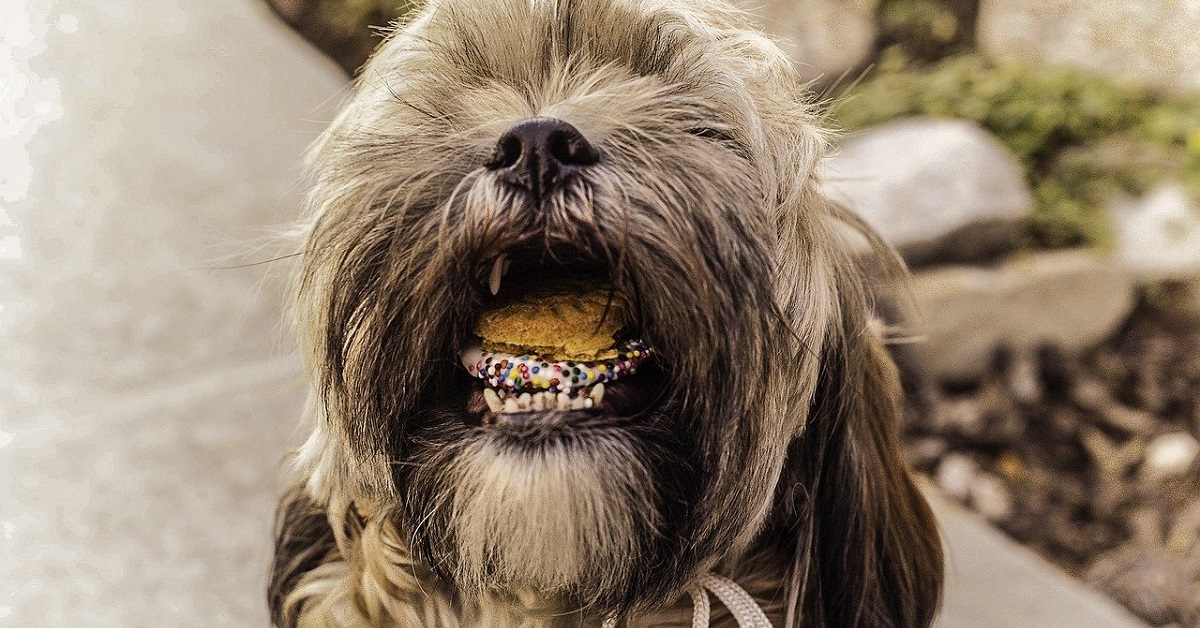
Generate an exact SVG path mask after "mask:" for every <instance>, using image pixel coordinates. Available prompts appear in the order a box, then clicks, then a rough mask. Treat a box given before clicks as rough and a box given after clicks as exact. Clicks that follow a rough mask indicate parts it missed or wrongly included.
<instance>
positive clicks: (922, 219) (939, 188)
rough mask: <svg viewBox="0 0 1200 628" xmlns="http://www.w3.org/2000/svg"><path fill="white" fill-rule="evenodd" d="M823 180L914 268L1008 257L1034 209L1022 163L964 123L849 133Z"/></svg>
mask: <svg viewBox="0 0 1200 628" xmlns="http://www.w3.org/2000/svg"><path fill="white" fill-rule="evenodd" d="M822 180H823V186H824V190H825V192H826V193H827V194H829V196H830V197H831V198H833V199H835V200H838V201H841V202H843V203H845V204H847V205H848V206H849V207H850V208H851V209H853V210H854V211H855V212H857V213H858V214H859V215H860V216H862V217H863V218H864V219H865V220H866V221H867V222H868V223H870V224H871V226H873V227H875V229H877V230H878V231H879V232H880V233H881V234H883V236H884V238H886V239H887V240H888V241H889V242H891V243H892V244H893V245H895V246H896V247H898V248H899V249H900V250H901V252H902V253H904V254H905V257H906V258H907V259H908V260H909V262H910V263H914V264H923V263H930V262H956V261H973V260H976V259H980V258H986V257H990V256H993V255H995V254H998V253H1003V252H1006V251H1007V250H1008V249H1009V248H1011V245H1012V242H1013V239H1014V237H1015V235H1016V233H1017V224H1018V223H1019V221H1021V219H1023V218H1025V217H1026V216H1027V215H1028V214H1029V213H1030V212H1031V211H1032V209H1033V196H1032V194H1031V193H1030V191H1029V186H1028V184H1027V183H1026V181H1025V177H1024V174H1023V172H1022V170H1021V166H1020V164H1019V163H1018V162H1017V160H1016V158H1015V157H1014V156H1013V155H1012V154H1011V153H1010V152H1009V151H1008V149H1007V148H1005V147H1004V146H1003V145H1002V144H1000V142H999V141H997V140H996V139H995V138H994V137H992V136H991V135H990V134H988V132H987V131H985V130H984V129H982V128H981V127H979V126H978V125H976V124H975V123H973V122H968V121H965V120H936V119H931V118H909V119H904V120H898V121H895V122H890V123H887V124H883V125H880V126H878V127H874V128H871V129H868V130H866V131H863V132H861V133H858V134H856V135H851V136H849V137H847V138H845V140H843V142H842V144H841V146H840V147H839V149H838V150H837V152H836V153H835V154H834V155H833V156H832V157H831V158H829V159H828V160H827V161H826V162H825V164H824V166H823V168H822Z"/></svg>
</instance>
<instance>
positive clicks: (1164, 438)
mask: <svg viewBox="0 0 1200 628" xmlns="http://www.w3.org/2000/svg"><path fill="white" fill-rule="evenodd" d="M1197 456H1200V442H1197V441H1196V439H1195V437H1193V436H1192V435H1191V434H1188V433H1186V432H1172V433H1169V434H1162V435H1159V436H1157V437H1155V438H1154V440H1152V441H1150V444H1148V445H1146V461H1145V463H1144V464H1143V466H1142V475H1143V477H1144V478H1145V479H1146V480H1147V481H1150V482H1155V481H1159V480H1163V479H1166V478H1170V477H1175V476H1178V475H1182V474H1183V473H1185V472H1186V471H1187V470H1188V469H1190V468H1191V467H1192V464H1193V463H1194V462H1196V457H1197Z"/></svg>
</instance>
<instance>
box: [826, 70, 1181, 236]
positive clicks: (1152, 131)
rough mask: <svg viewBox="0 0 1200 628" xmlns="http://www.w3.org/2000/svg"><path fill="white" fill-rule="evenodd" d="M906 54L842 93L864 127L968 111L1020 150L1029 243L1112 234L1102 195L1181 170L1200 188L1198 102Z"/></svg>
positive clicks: (850, 120)
mask: <svg viewBox="0 0 1200 628" xmlns="http://www.w3.org/2000/svg"><path fill="white" fill-rule="evenodd" d="M897 55H902V53H897V52H894V51H893V52H891V56H890V57H889V56H888V55H886V54H885V56H884V57H883V58H882V59H881V63H880V70H879V71H878V72H877V73H876V74H874V75H873V76H871V77H869V78H868V79H867V80H865V81H864V82H862V83H861V84H860V85H858V86H857V87H855V88H854V89H853V90H852V91H851V93H850V94H849V95H848V96H846V97H845V98H842V99H840V100H839V101H837V102H836V103H835V106H834V111H833V118H834V120H835V121H837V122H838V123H839V124H840V125H841V126H843V127H844V128H845V129H846V130H850V131H853V130H857V129H862V128H866V127H868V126H873V125H875V124H879V123H882V122H885V121H888V120H892V119H895V118H899V117H905V116H933V117H947V118H965V119H968V120H973V121H975V122H977V123H979V124H980V125H981V126H983V127H984V128H986V129H988V130H989V131H991V132H992V133H994V134H995V135H996V136H997V137H998V138H999V139H1000V141H1002V142H1003V143H1004V144H1005V145H1007V146H1008V147H1009V148H1010V149H1012V151H1013V152H1014V153H1015V154H1016V155H1017V157H1018V159H1020V161H1021V163H1022V165H1023V166H1024V168H1025V170H1026V174H1027V176H1028V178H1029V180H1030V183H1031V184H1032V186H1033V189H1034V196H1035V198H1036V199H1037V208H1036V210H1035V213H1034V215H1033V216H1032V218H1031V219H1030V221H1029V225H1028V226H1029V229H1028V233H1029V236H1030V239H1031V244H1033V245H1036V246H1044V247H1061V246H1074V245H1081V244H1092V245H1094V244H1101V245H1102V244H1105V243H1106V242H1107V241H1108V237H1109V235H1108V234H1109V228H1108V225H1107V219H1106V217H1105V216H1104V212H1103V211H1101V208H1102V206H1103V204H1104V203H1105V202H1106V201H1107V199H1109V198H1110V197H1111V196H1112V195H1113V194H1122V193H1123V194H1139V193H1141V192H1144V191H1145V190H1146V189H1147V188H1148V187H1149V186H1150V185H1152V184H1153V183H1155V182H1157V181H1160V180H1164V179H1178V180H1182V181H1184V182H1185V184H1188V185H1189V186H1190V187H1191V188H1192V189H1194V190H1196V191H1197V192H1200V100H1193V101H1183V100H1173V99H1169V98H1167V97H1165V96H1162V95H1161V94H1158V93H1156V92H1153V91H1151V90H1149V89H1147V88H1145V87H1142V86H1139V85H1136V84H1133V83H1125V82H1119V81H1113V80H1110V79H1105V78H1102V77H1098V76H1094V75H1091V74H1088V73H1085V72H1080V71H1075V70H1069V69H1064V68H1046V67H1029V66H1025V65H1019V64H1010V63H1004V64H994V63H991V62H988V61H987V60H985V59H983V58H982V57H980V56H978V55H961V56H956V57H950V58H947V59H945V60H943V61H940V62H938V63H936V64H934V65H931V66H927V67H916V66H914V65H913V64H912V63H909V62H908V60H907V59H906V58H904V57H903V56H897Z"/></svg>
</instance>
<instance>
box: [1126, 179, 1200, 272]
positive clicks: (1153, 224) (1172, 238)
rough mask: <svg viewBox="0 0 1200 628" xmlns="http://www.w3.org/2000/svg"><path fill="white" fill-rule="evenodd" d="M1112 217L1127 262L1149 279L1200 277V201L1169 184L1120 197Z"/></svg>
mask: <svg viewBox="0 0 1200 628" xmlns="http://www.w3.org/2000/svg"><path fill="white" fill-rule="evenodd" d="M1109 213H1110V215H1111V216H1112V221H1113V227H1114V229H1115V231H1116V240H1117V252H1118V255H1119V257H1120V260H1121V263H1123V264H1124V265H1125V266H1126V268H1128V269H1129V270H1130V271H1132V272H1133V273H1134V275H1135V276H1137V277H1138V279H1140V280H1143V281H1154V280H1163V279H1166V280H1171V279H1188V278H1192V277H1200V204H1198V203H1196V201H1194V200H1193V199H1192V197H1191V196H1190V195H1189V193H1188V191H1187V190H1185V189H1184V188H1182V187H1181V186H1179V185H1174V184H1167V185H1162V186H1159V187H1157V188H1155V189H1153V190H1151V191H1150V193H1149V194H1147V195H1146V196H1144V197H1142V198H1139V199H1129V198H1124V199H1116V200H1114V201H1113V203H1112V206H1111V209H1110V212H1109Z"/></svg>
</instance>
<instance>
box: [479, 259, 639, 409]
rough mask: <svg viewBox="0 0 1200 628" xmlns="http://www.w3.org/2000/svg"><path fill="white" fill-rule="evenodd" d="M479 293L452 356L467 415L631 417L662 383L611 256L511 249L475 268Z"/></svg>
mask: <svg viewBox="0 0 1200 628" xmlns="http://www.w3.org/2000/svg"><path fill="white" fill-rule="evenodd" d="M480 282H481V284H483V285H484V287H485V291H484V295H485V296H484V300H483V301H484V302H483V304H482V308H481V310H480V312H479V314H478V317H477V319H476V321H475V325H474V330H473V331H474V336H473V342H472V343H471V344H469V345H468V346H466V347H463V348H461V350H460V351H459V361H460V363H461V364H462V366H463V368H464V369H466V372H467V374H468V375H470V376H471V378H472V379H473V381H472V383H471V385H470V387H469V390H468V393H467V408H466V409H467V415H468V419H469V420H477V421H478V423H479V425H483V426H492V425H495V426H509V427H531V426H549V425H563V424H570V425H573V426H578V425H584V424H587V423H588V422H595V421H601V422H605V423H611V422H613V421H619V420H628V419H632V418H635V417H636V416H638V415H639V414H641V413H643V412H644V411H645V410H646V408H647V407H649V406H650V405H651V404H652V403H653V401H654V399H655V398H656V397H657V395H658V393H659V392H660V391H661V390H662V383H663V376H662V375H663V374H662V372H661V370H660V369H659V368H658V367H657V365H656V364H655V361H654V360H653V356H654V354H655V350H654V348H653V347H652V346H651V345H650V344H649V343H648V342H647V341H646V339H644V338H643V337H642V334H641V333H640V330H639V328H638V325H637V324H636V322H635V316H634V315H633V310H632V307H631V303H630V299H629V298H627V297H625V296H624V295H622V294H620V293H619V292H618V291H617V290H616V289H615V287H614V284H613V282H612V279H611V277H610V275H609V271H608V264H607V263H604V262H603V261H599V260H595V259H592V258H590V256H587V255H584V254H581V253H579V252H577V251H567V252H565V253H564V252H563V251H537V250H533V249H518V250H514V251H510V252H508V253H504V254H500V255H498V256H496V257H494V258H492V259H491V260H489V261H488V262H486V263H485V264H483V266H482V267H481V269H480Z"/></svg>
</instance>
